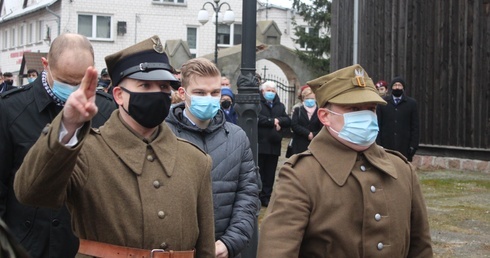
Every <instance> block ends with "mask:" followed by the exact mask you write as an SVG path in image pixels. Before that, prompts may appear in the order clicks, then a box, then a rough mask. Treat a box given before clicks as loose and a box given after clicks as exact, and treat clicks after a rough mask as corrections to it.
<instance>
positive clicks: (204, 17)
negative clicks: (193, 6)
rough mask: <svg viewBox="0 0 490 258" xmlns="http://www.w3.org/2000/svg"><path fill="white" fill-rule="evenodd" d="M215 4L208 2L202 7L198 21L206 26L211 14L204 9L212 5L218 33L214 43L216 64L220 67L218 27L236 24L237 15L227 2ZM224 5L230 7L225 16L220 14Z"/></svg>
mask: <svg viewBox="0 0 490 258" xmlns="http://www.w3.org/2000/svg"><path fill="white" fill-rule="evenodd" d="M213 1H214V3H212V2H206V3H204V4H203V5H202V9H201V10H200V11H199V13H198V14H197V20H198V21H199V22H200V23H201V24H202V25H204V24H206V23H207V22H208V21H209V13H208V11H207V10H206V9H205V8H204V7H205V6H206V5H211V7H212V8H213V11H214V15H213V23H214V24H215V25H216V32H215V35H214V36H215V37H214V38H215V43H214V63H215V64H216V65H218V26H219V24H227V25H230V24H232V23H233V22H235V13H233V11H232V10H231V6H230V4H228V3H227V2H223V3H220V0H213ZM223 5H227V6H228V10H227V11H226V12H225V14H224V15H223V14H222V13H220V10H221V7H222V6H223Z"/></svg>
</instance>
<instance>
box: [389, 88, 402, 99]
mask: <svg viewBox="0 0 490 258" xmlns="http://www.w3.org/2000/svg"><path fill="white" fill-rule="evenodd" d="M391 94H393V96H395V97H397V98H399V97H400V96H401V95H402V94H403V90H400V89H395V90H391Z"/></svg>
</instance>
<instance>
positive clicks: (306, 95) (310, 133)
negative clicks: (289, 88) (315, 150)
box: [291, 87, 323, 154]
mask: <svg viewBox="0 0 490 258" xmlns="http://www.w3.org/2000/svg"><path fill="white" fill-rule="evenodd" d="M301 99H302V103H303V105H301V106H299V107H297V108H295V110H294V113H293V118H292V122H291V129H292V131H293V139H292V143H291V154H297V153H301V152H303V151H305V150H307V149H308V145H309V144H310V142H311V140H312V139H313V137H315V135H317V134H318V132H320V129H322V127H323V125H322V123H320V120H318V115H317V111H318V107H317V105H316V100H315V93H313V91H312V90H311V88H310V87H307V88H305V89H303V91H302V92H301Z"/></svg>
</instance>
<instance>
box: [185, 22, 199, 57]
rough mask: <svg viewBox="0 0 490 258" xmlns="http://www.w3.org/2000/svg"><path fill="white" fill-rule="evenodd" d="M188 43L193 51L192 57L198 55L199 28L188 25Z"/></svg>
mask: <svg viewBox="0 0 490 258" xmlns="http://www.w3.org/2000/svg"><path fill="white" fill-rule="evenodd" d="M187 45H188V46H189V50H190V51H191V54H192V57H193V58H194V57H196V56H197V28H195V27H187Z"/></svg>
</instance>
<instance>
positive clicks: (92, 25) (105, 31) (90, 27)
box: [78, 14, 112, 39]
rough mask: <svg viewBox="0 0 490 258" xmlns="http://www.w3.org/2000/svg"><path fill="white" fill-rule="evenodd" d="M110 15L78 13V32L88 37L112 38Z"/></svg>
mask: <svg viewBox="0 0 490 258" xmlns="http://www.w3.org/2000/svg"><path fill="white" fill-rule="evenodd" d="M111 28H112V17H111V16H103V15H91V14H80V15H78V33H80V34H82V35H85V36H86V37H87V38H89V39H112V32H111Z"/></svg>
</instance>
